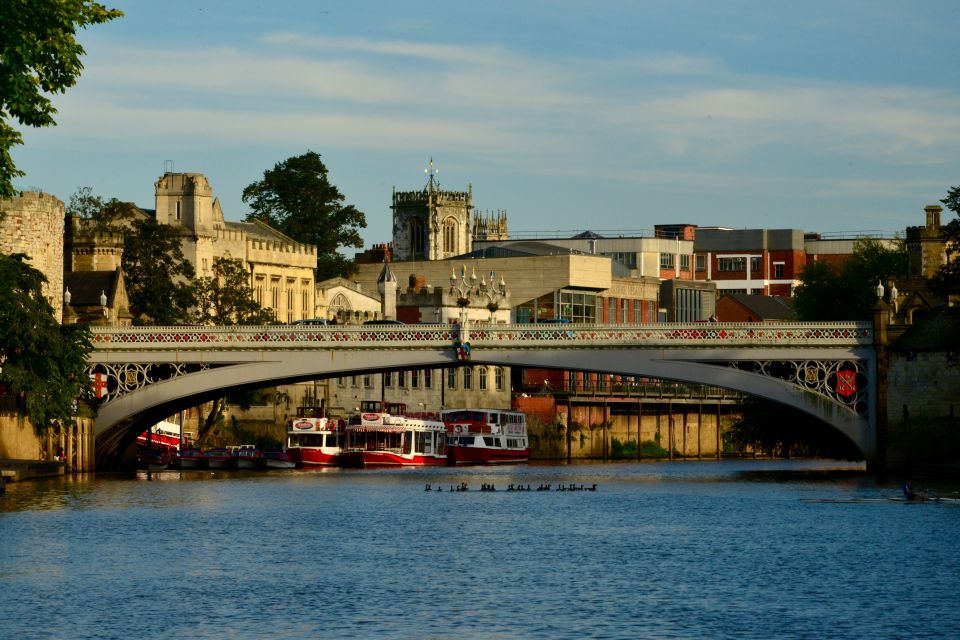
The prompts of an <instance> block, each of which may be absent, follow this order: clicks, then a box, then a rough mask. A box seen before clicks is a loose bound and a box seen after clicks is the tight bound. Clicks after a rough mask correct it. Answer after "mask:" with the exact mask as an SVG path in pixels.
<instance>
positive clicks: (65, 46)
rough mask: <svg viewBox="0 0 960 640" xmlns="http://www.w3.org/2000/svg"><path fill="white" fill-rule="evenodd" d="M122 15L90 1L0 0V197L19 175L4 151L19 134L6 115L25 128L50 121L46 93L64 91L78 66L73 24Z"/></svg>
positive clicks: (11, 190) (7, 193)
mask: <svg viewBox="0 0 960 640" xmlns="http://www.w3.org/2000/svg"><path fill="white" fill-rule="evenodd" d="M122 15H123V12H121V11H119V10H117V9H108V8H107V7H105V6H104V5H102V4H100V3H99V2H92V1H91V0H5V2H3V3H0V25H3V26H2V36H0V198H10V197H13V196H14V195H15V191H14V188H13V179H14V178H16V177H19V176H22V175H24V173H23V172H22V171H20V170H19V169H17V167H16V164H15V163H14V162H13V157H12V156H11V155H10V150H11V149H12V148H13V147H14V146H16V145H18V144H23V137H22V136H21V135H20V132H19V131H17V130H16V129H14V128H13V126H11V125H10V124H9V120H11V119H16V120H17V122H18V123H19V124H21V125H24V126H28V127H47V126H50V125H53V124H56V121H55V120H54V119H53V116H54V114H56V113H57V110H56V108H55V107H54V106H53V103H52V102H51V101H50V98H49V97H48V94H54V93H63V92H65V91H66V90H67V89H68V88H69V87H72V86H73V85H74V84H76V82H77V78H78V77H79V76H80V72H81V71H82V70H83V63H81V62H80V57H81V56H82V55H83V54H84V53H85V51H84V50H83V47H82V46H80V44H79V43H77V40H76V33H77V29H83V28H86V27H87V25H91V24H102V23H104V22H109V21H110V20H113V19H114V18H119V17H120V16H122Z"/></svg>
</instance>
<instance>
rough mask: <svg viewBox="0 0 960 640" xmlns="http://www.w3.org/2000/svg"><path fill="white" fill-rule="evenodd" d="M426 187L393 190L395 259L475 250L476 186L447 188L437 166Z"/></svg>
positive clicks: (435, 257) (447, 255)
mask: <svg viewBox="0 0 960 640" xmlns="http://www.w3.org/2000/svg"><path fill="white" fill-rule="evenodd" d="M427 173H428V175H429V180H428V182H427V185H426V187H424V188H423V190H422V191H397V190H396V188H394V191H393V204H392V205H391V206H390V208H391V209H393V259H394V260H396V261H398V262H399V261H404V260H443V259H444V258H450V257H452V256H457V255H460V254H463V253H469V252H470V251H472V250H473V232H472V229H471V226H472V225H471V223H472V221H473V219H472V213H473V187H472V186H468V188H467V191H443V190H442V189H441V188H440V182H439V181H438V180H437V177H436V171H435V170H434V168H433V160H431V161H430V168H429V169H427Z"/></svg>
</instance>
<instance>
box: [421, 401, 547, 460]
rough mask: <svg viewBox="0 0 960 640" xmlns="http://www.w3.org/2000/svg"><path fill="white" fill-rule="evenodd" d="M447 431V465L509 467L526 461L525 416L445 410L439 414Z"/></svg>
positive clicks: (488, 411)
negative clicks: (497, 465)
mask: <svg viewBox="0 0 960 640" xmlns="http://www.w3.org/2000/svg"><path fill="white" fill-rule="evenodd" d="M440 418H441V419H442V420H443V422H444V424H445V425H446V429H447V462H449V463H450V464H452V465H455V464H513V463H517V462H526V461H527V460H529V459H530V441H529V438H528V437H527V416H526V415H524V414H523V413H520V412H519V411H503V410H501V409H448V410H446V411H441V412H440Z"/></svg>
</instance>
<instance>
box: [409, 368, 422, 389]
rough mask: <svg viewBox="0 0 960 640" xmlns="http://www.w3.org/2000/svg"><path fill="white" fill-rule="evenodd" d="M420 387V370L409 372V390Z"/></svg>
mask: <svg viewBox="0 0 960 640" xmlns="http://www.w3.org/2000/svg"><path fill="white" fill-rule="evenodd" d="M419 386H420V369H414V370H413V371H411V372H410V388H411V389H416V388H418V387H419Z"/></svg>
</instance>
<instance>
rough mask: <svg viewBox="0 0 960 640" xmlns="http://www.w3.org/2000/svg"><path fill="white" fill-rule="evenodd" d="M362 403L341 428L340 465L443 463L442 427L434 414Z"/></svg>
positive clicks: (444, 431)
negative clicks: (357, 412)
mask: <svg viewBox="0 0 960 640" xmlns="http://www.w3.org/2000/svg"><path fill="white" fill-rule="evenodd" d="M379 405H380V403H379V402H377V403H372V404H370V403H364V404H363V405H361V412H360V414H359V415H356V416H352V417H351V418H350V421H349V423H348V424H347V425H346V427H344V444H343V453H341V454H340V466H341V467H357V468H362V467H424V466H435V465H444V464H446V463H447V456H446V434H447V428H446V426H445V425H444V424H443V423H442V422H440V421H439V420H437V419H436V418H435V417H434V418H431V417H423V416H412V415H407V414H406V406H405V405H403V404H390V405H388V406H387V407H386V409H387V410H386V411H383V410H382V408H381V407H380V406H379Z"/></svg>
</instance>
